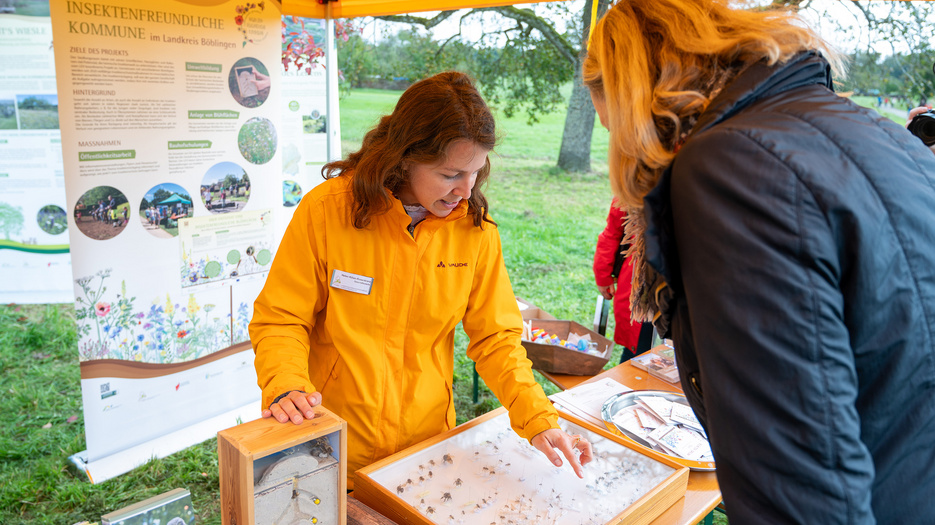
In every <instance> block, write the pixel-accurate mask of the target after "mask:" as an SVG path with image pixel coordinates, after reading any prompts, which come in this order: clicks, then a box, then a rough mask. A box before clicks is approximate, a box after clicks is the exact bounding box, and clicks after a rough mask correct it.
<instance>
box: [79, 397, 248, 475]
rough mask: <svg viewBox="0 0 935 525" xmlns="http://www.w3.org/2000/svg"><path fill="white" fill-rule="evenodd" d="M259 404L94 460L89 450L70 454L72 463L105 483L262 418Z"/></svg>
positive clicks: (83, 473) (80, 470)
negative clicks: (150, 462)
mask: <svg viewBox="0 0 935 525" xmlns="http://www.w3.org/2000/svg"><path fill="white" fill-rule="evenodd" d="M259 407H260V400H259V398H258V399H256V400H254V401H251V402H250V403H248V404H246V405H244V406H242V407H240V408H236V409H234V410H230V411H228V412H225V413H223V414H219V415H217V416H214V417H210V418H208V419H205V420H204V421H200V422H198V423H196V424H194V425H191V426H188V427H185V428H182V429H179V430H177V431H175V432H171V433H169V434H166V435H163V436H160V437H159V438H157V439H154V440H152V441H147V442H145V443H141V444H139V445H136V446H133V447H130V448H128V449H124V450H121V451H119V452H115V453H113V454H111V455H109V456H105V457H102V458H98V459H95V460H93V461H89V460H88V451H87V450H84V451H81V452H79V453H77V454H74V455H72V456H69V457H68V462H69V466H71V467H72V468H73V469H74V470H76V471H77V474H78V475H79V476H83V477H85V478H86V479H87V480H88V481H90V482H91V483H92V484H98V483H102V482H104V481H107V480H108V479H111V478H114V477H117V476H119V475H121V474H125V473H127V472H130V471H131V470H133V469H135V468H136V467H139V466H140V465H144V464H146V463H147V462H148V461H149V460H151V459H154V458H164V457H166V456H169V455H171V454H174V453H176V452H178V451H179V450H182V449H184V448H188V447H190V446H192V445H197V444H198V443H201V442H203V441H206V440H208V439H211V438H213V437H215V436H217V433H218V431H219V430H223V429H225V428H230V427H232V426H235V425H238V424H240V423H246V422H247V421H252V420H254V419H257V418H259V417H260V410H259Z"/></svg>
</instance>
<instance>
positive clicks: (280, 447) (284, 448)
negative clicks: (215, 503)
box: [218, 407, 347, 525]
mask: <svg viewBox="0 0 935 525" xmlns="http://www.w3.org/2000/svg"><path fill="white" fill-rule="evenodd" d="M315 414H316V417H315V418H314V419H310V420H305V421H303V422H302V424H301V425H295V424H292V423H280V422H278V421H276V420H275V419H273V418H264V419H257V420H255V421H251V422H249V423H244V424H242V425H238V426H236V427H232V428H228V429H226V430H222V431H220V432H218V466H219V469H220V482H221V520H222V522H223V523H225V524H230V525H253V524H255V525H274V524H287V523H288V524H292V523H301V524H303V525H305V524H318V525H336V524H340V525H344V524H345V523H346V522H347V473H346V471H347V450H346V449H347V423H345V422H344V420H342V419H340V418H338V417H337V416H336V415H334V414H333V413H331V412H329V411H328V410H325V409H324V408H322V407H315Z"/></svg>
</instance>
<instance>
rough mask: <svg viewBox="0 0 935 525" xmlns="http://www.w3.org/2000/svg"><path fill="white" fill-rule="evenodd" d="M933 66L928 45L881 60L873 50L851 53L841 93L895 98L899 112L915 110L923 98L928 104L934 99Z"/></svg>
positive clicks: (934, 50) (932, 50)
mask: <svg viewBox="0 0 935 525" xmlns="http://www.w3.org/2000/svg"><path fill="white" fill-rule="evenodd" d="M933 63H935V48H933V47H931V46H929V45H928V44H925V45H924V46H922V48H920V49H919V50H918V51H917V52H914V53H909V54H903V53H896V54H892V55H887V56H885V57H884V56H882V55H881V54H880V53H877V52H873V51H871V52H858V53H854V54H852V55H851V67H850V71H849V73H848V78H847V79H845V80H844V82H843V90H844V91H853V92H854V93H856V94H858V95H868V96H874V97H875V96H881V97H889V98H891V99H898V101H899V103H900V105H901V106H902V109H906V108H907V107H915V106H917V105H919V102H920V101H921V100H923V99H927V100H928V101H929V103H931V101H932V98H933V97H935V71H933V70H932V67H933ZM893 102H894V103H895V102H896V100H893Z"/></svg>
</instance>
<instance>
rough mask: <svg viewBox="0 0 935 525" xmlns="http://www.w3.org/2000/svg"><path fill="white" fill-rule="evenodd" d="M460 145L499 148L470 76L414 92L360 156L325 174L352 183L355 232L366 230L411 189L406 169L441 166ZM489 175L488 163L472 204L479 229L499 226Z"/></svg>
mask: <svg viewBox="0 0 935 525" xmlns="http://www.w3.org/2000/svg"><path fill="white" fill-rule="evenodd" d="M456 140H469V141H471V142H474V143H476V144H478V145H479V146H481V147H483V148H485V149H487V150H492V149H493V148H494V146H495V145H496V142H497V141H496V134H495V125H494V119H493V115H492V114H491V113H490V108H488V107H487V104H486V103H485V102H484V99H483V98H482V97H481V96H480V93H479V92H478V91H477V88H476V87H474V83H473V82H472V81H471V79H470V78H469V77H468V76H467V75H465V74H464V73H459V72H456V71H448V72H445V73H439V74H437V75H435V76H432V77H429V78H426V79H424V80H420V81H419V82H416V83H415V84H413V85H412V86H410V87H409V89H407V90H406V91H405V92H404V93H403V94H402V96H401V97H399V101H398V102H397V103H396V108H395V109H394V110H393V112H392V113H391V114H389V115H386V116H384V117H382V118H381V119H380V122H379V124H377V126H376V127H375V128H373V129H372V130H370V131H368V132H367V134H366V135H364V140H363V143H362V144H361V147H360V150H358V151H356V152H354V153H351V154H350V155H348V156H347V158H346V159H344V160H339V161H335V162H330V163H328V164H326V165H325V166H324V167H323V168H322V170H321V173H322V176H324V177H325V178H326V179H330V178H333V177H337V176H349V177H351V188H352V192H353V196H354V208H353V219H354V226H355V227H356V228H364V227H366V226H367V225H368V224H369V223H370V219H371V218H372V217H373V216H374V215H377V214H379V213H382V212H385V211H386V210H388V209H389V208H390V205H391V203H392V200H391V199H392V197H391V196H390V195H391V194H392V193H396V192H397V191H398V190H400V189H402V188H403V187H405V185H406V184H408V183H409V178H408V177H409V176H408V173H407V172H406V171H405V170H404V169H403V165H404V163H415V164H434V163H437V162H439V161H440V160H442V159H443V158H444V157H445V155H446V153H447V151H448V147H449V146H450V145H451V143H452V142H454V141H456ZM489 175H490V160H489V159H488V160H487V162H485V163H484V167H483V168H481V169H480V171H478V172H477V180H476V182H475V183H474V188H473V189H472V191H471V197H470V198H469V199H468V210H469V212H471V213H472V214H473V219H474V225H475V226H478V227H480V226H481V225H482V224H483V223H484V221H486V222H490V223H491V224H495V223H494V222H493V221H492V220H491V219H490V218H488V217H487V207H488V205H487V199H486V197H484V194H483V192H482V191H481V188H482V187H483V184H484V183H485V182H486V181H487V177H488V176H489Z"/></svg>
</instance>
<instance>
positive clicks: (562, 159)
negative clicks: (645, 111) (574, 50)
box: [558, 0, 607, 171]
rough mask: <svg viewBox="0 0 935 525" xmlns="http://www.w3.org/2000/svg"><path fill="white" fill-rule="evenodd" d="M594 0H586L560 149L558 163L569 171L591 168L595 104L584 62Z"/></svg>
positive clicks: (602, 7) (600, 10) (603, 9)
mask: <svg viewBox="0 0 935 525" xmlns="http://www.w3.org/2000/svg"><path fill="white" fill-rule="evenodd" d="M593 1H594V0H588V1H587V2H585V3H584V9H583V10H582V13H581V20H582V22H583V23H582V24H581V25H582V27H583V28H584V29H583V30H582V32H581V35H582V37H581V52H580V53H579V54H578V59H577V60H575V64H574V68H575V79H574V85H573V86H572V88H571V98H569V99H568V112H567V113H566V114H565V129H564V130H563V131H562V146H561V149H560V150H559V153H558V167H559V168H561V169H563V170H565V171H591V135H592V133H593V131H594V104H593V103H591V93H590V91H589V90H588V88H586V87H584V84H582V83H581V63H582V62H583V61H584V57H585V56H586V55H587V52H588V51H587V43H588V35H589V34H590V32H591V6H592V2H593ZM606 11H607V6H606V5H604V4H603V3H602V4H600V5H599V6H598V13H597V16H598V18H600V17H602V16H604V13H605V12H606Z"/></svg>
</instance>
